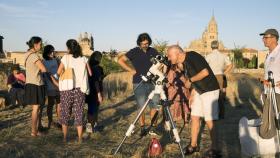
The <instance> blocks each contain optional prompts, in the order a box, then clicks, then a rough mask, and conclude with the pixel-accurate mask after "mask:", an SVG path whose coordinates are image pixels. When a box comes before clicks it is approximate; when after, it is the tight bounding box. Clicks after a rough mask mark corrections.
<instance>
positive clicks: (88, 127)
mask: <svg viewBox="0 0 280 158" xmlns="http://www.w3.org/2000/svg"><path fill="white" fill-rule="evenodd" d="M86 132H87V133H92V126H91V123H87V124H86Z"/></svg>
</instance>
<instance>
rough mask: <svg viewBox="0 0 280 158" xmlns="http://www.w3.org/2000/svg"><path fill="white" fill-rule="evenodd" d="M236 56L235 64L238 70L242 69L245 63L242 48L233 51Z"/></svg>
mask: <svg viewBox="0 0 280 158" xmlns="http://www.w3.org/2000/svg"><path fill="white" fill-rule="evenodd" d="M232 52H233V54H234V64H235V66H236V67H237V68H242V67H243V66H244V61H243V54H242V53H243V52H242V49H240V48H235V49H233V50H232Z"/></svg>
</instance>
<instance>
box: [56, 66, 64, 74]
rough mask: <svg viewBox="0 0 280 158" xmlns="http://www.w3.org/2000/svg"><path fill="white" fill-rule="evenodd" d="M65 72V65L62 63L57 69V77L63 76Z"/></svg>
mask: <svg viewBox="0 0 280 158" xmlns="http://www.w3.org/2000/svg"><path fill="white" fill-rule="evenodd" d="M63 70H64V65H63V63H60V64H59V67H58V69H57V75H59V76H60V75H61V74H62V72H63Z"/></svg>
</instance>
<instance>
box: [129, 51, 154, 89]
mask: <svg viewBox="0 0 280 158" xmlns="http://www.w3.org/2000/svg"><path fill="white" fill-rule="evenodd" d="M157 55H159V53H158V52H157V50H156V49H154V48H151V47H149V48H148V49H147V51H146V52H144V51H143V50H142V49H141V48H140V47H135V48H133V49H131V50H130V51H128V52H127V53H126V57H127V58H128V59H129V60H130V61H131V63H132V65H133V67H134V68H135V71H136V74H135V75H134V76H133V83H134V84H137V83H139V82H141V80H142V79H141V75H144V76H145V75H146V74H147V72H148V70H149V69H150V67H151V66H152V62H151V59H152V58H153V57H156V56H157Z"/></svg>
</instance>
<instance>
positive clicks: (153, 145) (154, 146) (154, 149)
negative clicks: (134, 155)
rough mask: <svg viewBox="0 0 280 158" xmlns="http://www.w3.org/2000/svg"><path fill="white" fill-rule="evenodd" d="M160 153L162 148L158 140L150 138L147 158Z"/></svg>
mask: <svg viewBox="0 0 280 158" xmlns="http://www.w3.org/2000/svg"><path fill="white" fill-rule="evenodd" d="M161 153H162V147H161V144H160V142H159V141H158V139H156V138H152V140H151V142H150V145H149V152H148V157H157V156H160V154H161Z"/></svg>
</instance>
